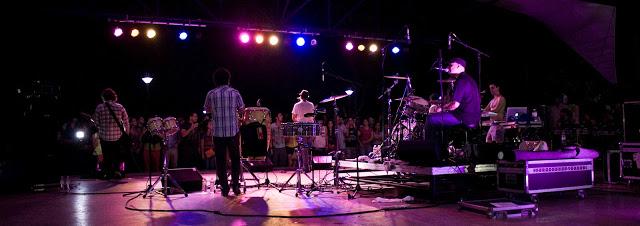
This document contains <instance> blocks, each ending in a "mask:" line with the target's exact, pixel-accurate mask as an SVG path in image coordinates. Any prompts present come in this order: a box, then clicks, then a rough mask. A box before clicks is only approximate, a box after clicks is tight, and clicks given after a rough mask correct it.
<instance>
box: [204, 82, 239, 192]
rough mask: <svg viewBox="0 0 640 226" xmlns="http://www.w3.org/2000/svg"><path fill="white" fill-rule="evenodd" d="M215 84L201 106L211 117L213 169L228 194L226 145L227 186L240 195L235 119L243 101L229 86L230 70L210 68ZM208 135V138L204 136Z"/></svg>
mask: <svg viewBox="0 0 640 226" xmlns="http://www.w3.org/2000/svg"><path fill="white" fill-rule="evenodd" d="M213 77H214V83H215V85H216V88H215V89H213V90H211V91H209V93H207V98H206V100H205V102H204V109H205V111H206V112H208V113H211V119H212V121H213V127H214V130H213V143H214V145H215V150H216V166H217V169H216V173H217V176H218V180H219V182H220V187H221V188H222V196H227V195H228V194H229V183H228V182H227V168H226V167H225V166H226V165H227V151H226V150H227V148H228V151H229V155H230V156H229V159H230V160H231V188H232V189H233V193H235V195H240V182H239V179H240V151H239V145H240V143H239V142H238V132H239V131H240V129H239V125H238V121H239V119H240V115H242V112H243V111H244V102H243V101H242V96H240V92H238V90H236V89H234V88H231V87H230V86H229V80H230V78H231V73H230V72H229V71H228V70H227V69H218V70H216V71H215V72H214V75H213ZM207 139H209V138H207Z"/></svg>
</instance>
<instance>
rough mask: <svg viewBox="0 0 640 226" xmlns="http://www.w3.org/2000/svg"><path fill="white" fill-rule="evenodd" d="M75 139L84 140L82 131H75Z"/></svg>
mask: <svg viewBox="0 0 640 226" xmlns="http://www.w3.org/2000/svg"><path fill="white" fill-rule="evenodd" d="M76 138H78V139H79V140H82V139H84V131H82V130H79V131H76Z"/></svg>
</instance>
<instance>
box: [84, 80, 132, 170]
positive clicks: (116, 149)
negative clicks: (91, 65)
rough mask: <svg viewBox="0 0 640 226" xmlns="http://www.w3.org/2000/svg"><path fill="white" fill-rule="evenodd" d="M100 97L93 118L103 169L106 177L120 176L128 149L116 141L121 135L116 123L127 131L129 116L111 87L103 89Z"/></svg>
mask: <svg viewBox="0 0 640 226" xmlns="http://www.w3.org/2000/svg"><path fill="white" fill-rule="evenodd" d="M101 97H102V101H103V103H101V104H98V106H97V107H96V111H95V113H94V115H93V118H94V120H95V121H96V124H97V126H98V135H99V136H100V146H101V147H102V153H103V156H104V169H103V171H104V173H105V176H106V177H107V178H109V177H112V176H113V177H116V178H121V177H123V176H124V158H125V153H126V151H129V150H122V145H121V144H120V143H119V142H118V139H120V137H121V136H122V131H121V129H120V126H119V125H118V123H120V124H121V125H122V126H123V127H124V130H125V132H127V133H128V132H129V116H128V115H127V110H125V109H124V107H123V106H122V105H121V104H119V103H117V101H118V95H117V94H116V92H115V91H113V89H111V88H106V89H104V90H103V91H102V95H101ZM107 106H108V107H107ZM109 107H110V108H111V110H112V111H113V113H114V114H115V116H116V118H117V119H114V117H113V115H112V114H111V112H109ZM116 120H117V121H116ZM116 167H118V168H116ZM116 169H118V170H119V171H118V170H116ZM110 174H113V175H110Z"/></svg>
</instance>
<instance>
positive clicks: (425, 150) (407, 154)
mask: <svg viewBox="0 0 640 226" xmlns="http://www.w3.org/2000/svg"><path fill="white" fill-rule="evenodd" d="M433 146H434V145H433V143H430V142H428V141H424V140H411V141H402V142H400V143H399V144H398V149H397V151H396V154H397V157H398V159H400V160H403V161H407V162H411V163H415V164H419V165H425V164H426V165H429V166H433V165H438V164H441V163H442V158H443V157H444V156H445V154H444V153H436V151H435V148H434V147H433Z"/></svg>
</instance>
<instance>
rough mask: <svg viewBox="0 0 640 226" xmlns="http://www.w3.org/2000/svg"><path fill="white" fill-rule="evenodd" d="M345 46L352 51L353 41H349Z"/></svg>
mask: <svg viewBox="0 0 640 226" xmlns="http://www.w3.org/2000/svg"><path fill="white" fill-rule="evenodd" d="M344 48H346V49H347V50H349V51H351V50H352V49H353V43H351V42H347V44H346V45H345V46H344Z"/></svg>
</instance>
